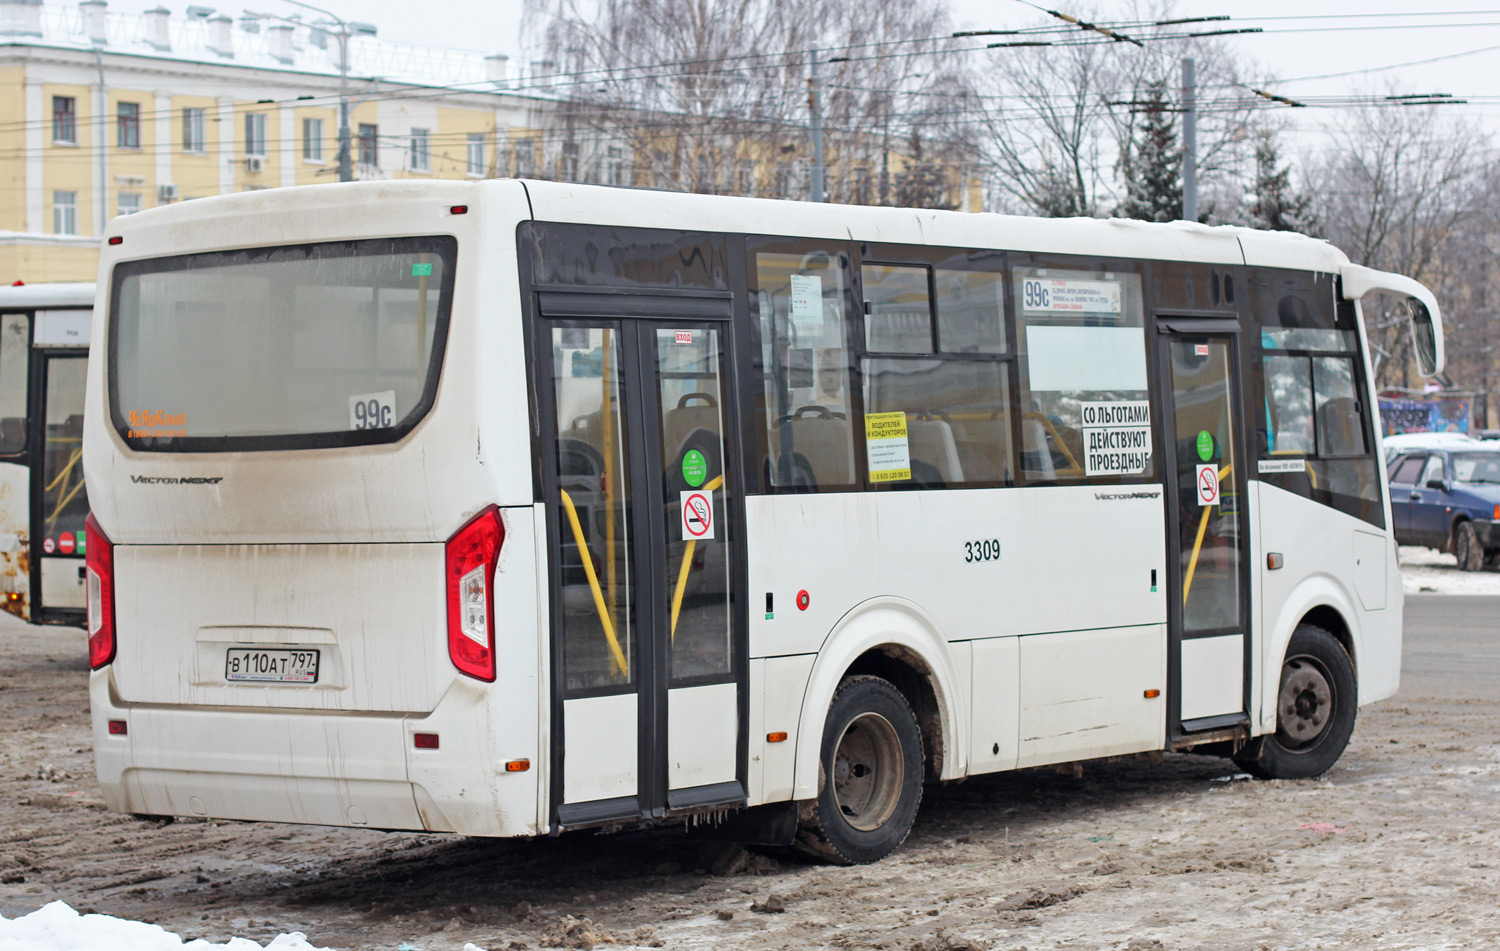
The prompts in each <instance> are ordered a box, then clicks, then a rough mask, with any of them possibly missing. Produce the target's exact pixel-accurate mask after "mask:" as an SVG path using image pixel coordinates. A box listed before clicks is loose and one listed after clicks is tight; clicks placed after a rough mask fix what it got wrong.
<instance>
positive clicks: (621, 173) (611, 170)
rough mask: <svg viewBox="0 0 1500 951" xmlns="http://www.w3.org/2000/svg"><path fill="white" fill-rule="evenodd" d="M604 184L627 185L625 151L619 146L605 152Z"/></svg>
mask: <svg viewBox="0 0 1500 951" xmlns="http://www.w3.org/2000/svg"><path fill="white" fill-rule="evenodd" d="M604 184H606V185H623V184H625V150H624V149H622V148H620V147H619V146H618V145H611V146H610V147H609V148H607V149H605V151H604Z"/></svg>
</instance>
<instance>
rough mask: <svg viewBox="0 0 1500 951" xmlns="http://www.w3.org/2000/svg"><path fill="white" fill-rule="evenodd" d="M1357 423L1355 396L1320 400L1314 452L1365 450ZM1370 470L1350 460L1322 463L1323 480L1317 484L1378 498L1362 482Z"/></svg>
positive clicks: (1332, 453)
mask: <svg viewBox="0 0 1500 951" xmlns="http://www.w3.org/2000/svg"><path fill="white" fill-rule="evenodd" d="M1361 426H1362V420H1361V418H1360V414H1359V401H1358V400H1353V399H1349V398H1348V397H1339V398H1336V399H1331V400H1329V401H1328V402H1326V403H1324V404H1323V405H1322V406H1320V407H1318V454H1319V455H1325V456H1341V455H1356V454H1363V453H1364V452H1365V451H1366V450H1365V438H1364V433H1363V431H1362V429H1361ZM1372 474H1373V473H1372V472H1371V471H1370V467H1369V466H1366V465H1361V464H1359V463H1357V462H1355V461H1352V460H1351V461H1350V462H1336V461H1335V462H1329V463H1326V464H1325V465H1324V467H1323V471H1322V472H1320V473H1319V477H1320V479H1322V480H1323V484H1322V486H1321V488H1323V489H1325V490H1326V491H1329V492H1332V493H1334V494H1335V495H1349V496H1353V497H1355V498H1369V497H1372V496H1373V497H1374V498H1379V493H1378V492H1376V491H1372V488H1371V487H1370V486H1369V485H1367V484H1366V483H1367V480H1368V479H1369V478H1370V477H1371V476H1372Z"/></svg>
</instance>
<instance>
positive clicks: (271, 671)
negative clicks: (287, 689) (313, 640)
mask: <svg viewBox="0 0 1500 951" xmlns="http://www.w3.org/2000/svg"><path fill="white" fill-rule="evenodd" d="M224 678H225V679H226V680H237V681H250V682H253V683H269V684H315V683H317V682H318V652H317V651H315V650H259V649H256V650H247V649H244V648H239V647H231V648H230V649H229V653H228V655H227V656H226V657H225V659H224Z"/></svg>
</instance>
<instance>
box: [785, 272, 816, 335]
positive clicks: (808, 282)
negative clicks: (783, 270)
mask: <svg viewBox="0 0 1500 951" xmlns="http://www.w3.org/2000/svg"><path fill="white" fill-rule="evenodd" d="M791 292H792V293H791V298H792V320H793V321H794V322H796V324H797V325H798V326H799V327H806V328H808V329H810V330H817V329H818V328H820V327H822V326H823V278H821V277H820V276H818V275H816V274H793V275H792V276H791Z"/></svg>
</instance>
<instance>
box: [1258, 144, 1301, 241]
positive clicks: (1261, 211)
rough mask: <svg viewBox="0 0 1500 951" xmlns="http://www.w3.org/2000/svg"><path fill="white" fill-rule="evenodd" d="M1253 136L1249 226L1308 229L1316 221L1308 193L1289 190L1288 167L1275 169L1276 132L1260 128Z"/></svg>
mask: <svg viewBox="0 0 1500 951" xmlns="http://www.w3.org/2000/svg"><path fill="white" fill-rule="evenodd" d="M1256 136H1257V139H1258V141H1257V142H1256V143H1255V196H1254V197H1255V201H1254V204H1252V205H1251V206H1250V221H1249V225H1250V227H1252V228H1259V229H1261V230H1262V231H1302V232H1311V231H1312V230H1313V229H1314V228H1315V227H1316V223H1315V222H1314V220H1313V215H1312V213H1311V211H1310V210H1309V208H1308V206H1309V204H1310V202H1309V200H1308V196H1307V195H1305V194H1302V193H1300V192H1296V191H1293V190H1292V186H1291V182H1290V179H1289V174H1288V173H1289V169H1288V167H1287V166H1282V167H1280V168H1277V164H1278V162H1279V156H1278V154H1277V149H1276V134H1275V133H1274V132H1272V131H1271V130H1269V129H1262V130H1261V131H1259V132H1258V133H1256Z"/></svg>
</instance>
